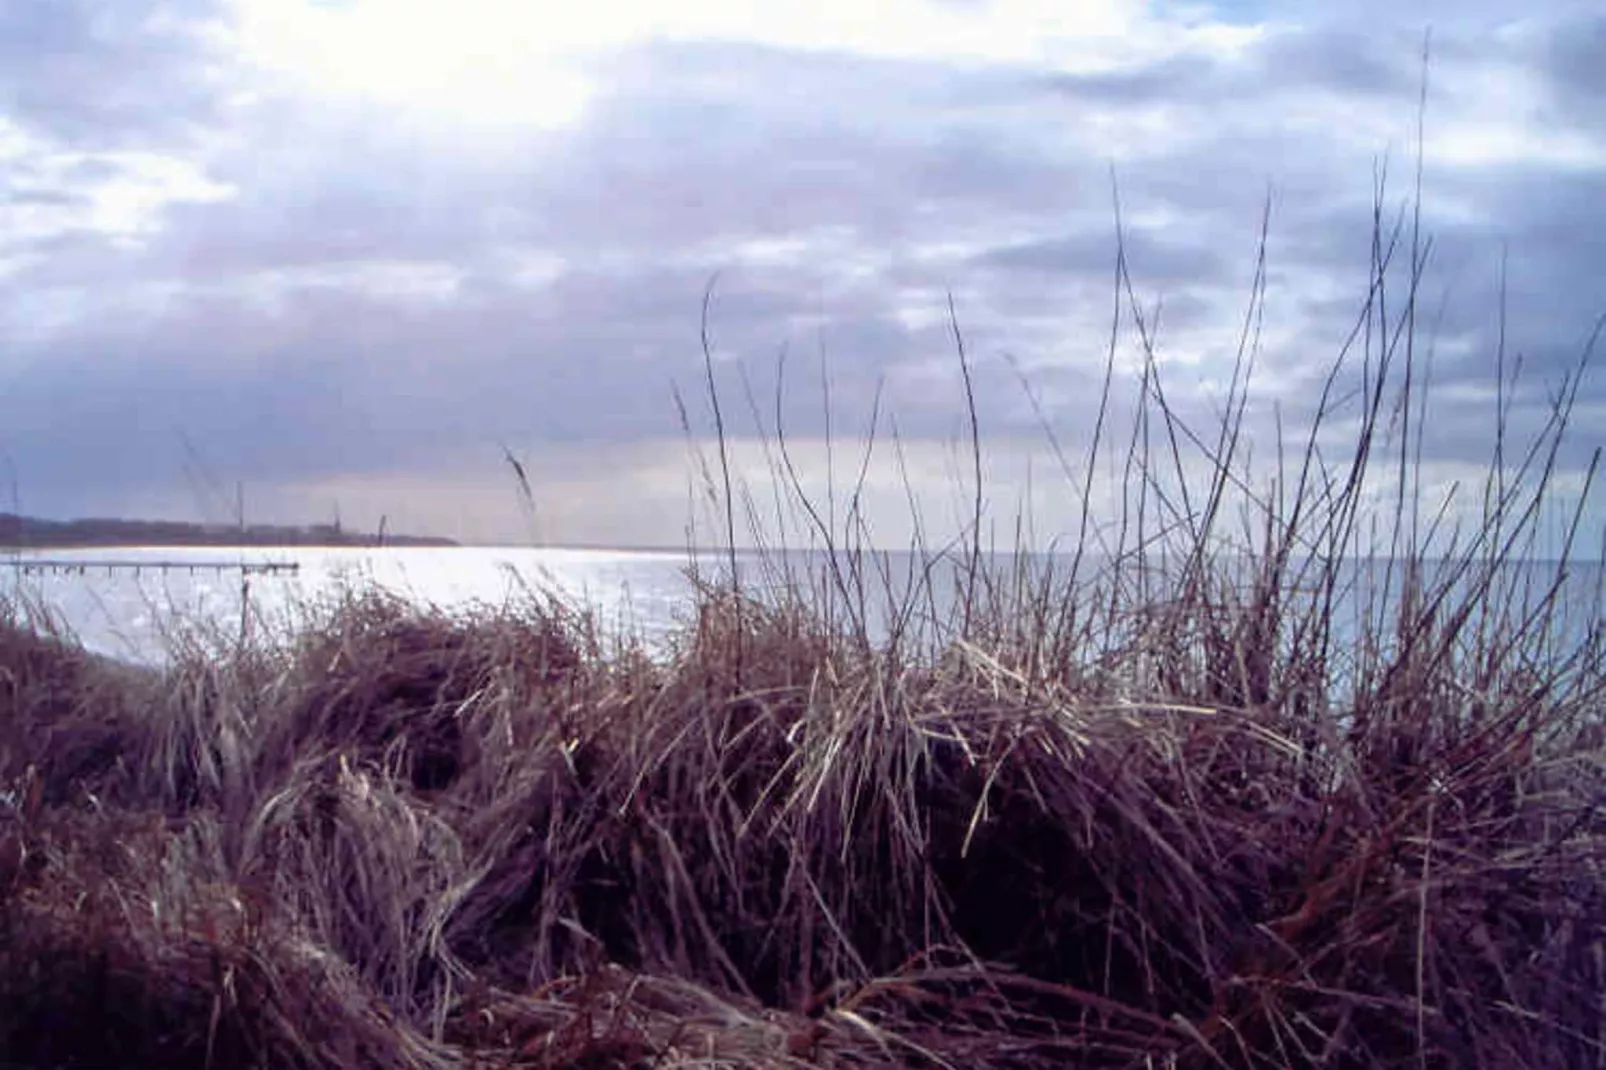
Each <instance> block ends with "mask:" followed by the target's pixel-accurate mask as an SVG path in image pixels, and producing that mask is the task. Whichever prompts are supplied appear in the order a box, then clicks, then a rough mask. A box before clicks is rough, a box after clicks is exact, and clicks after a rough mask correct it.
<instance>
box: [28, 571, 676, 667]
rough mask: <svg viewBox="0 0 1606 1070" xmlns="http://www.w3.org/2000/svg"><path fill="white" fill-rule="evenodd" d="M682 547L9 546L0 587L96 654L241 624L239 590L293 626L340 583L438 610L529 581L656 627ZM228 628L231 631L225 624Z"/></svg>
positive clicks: (661, 630) (644, 628) (641, 627)
mask: <svg viewBox="0 0 1606 1070" xmlns="http://www.w3.org/2000/svg"><path fill="white" fill-rule="evenodd" d="M41 558H43V559H48V560H50V561H77V562H85V563H86V564H85V567H84V569H83V571H82V572H81V573H80V572H76V571H71V570H68V571H60V570H39V569H30V568H27V567H18V566H19V565H21V566H26V565H27V563H28V562H29V561H30V560H37V559H41ZM107 560H117V561H122V562H140V561H147V562H157V561H166V562H174V561H176V562H184V563H193V564H194V565H196V566H198V567H197V568H196V569H195V571H194V572H190V571H188V570H185V569H172V570H158V569H154V568H152V569H143V570H138V571H136V570H133V569H124V568H120V569H116V570H114V571H108V570H106V569H104V568H101V569H97V568H94V567H93V565H92V564H88V563H90V562H94V561H107ZM240 562H247V563H253V564H255V563H264V562H295V563H296V564H297V565H298V566H299V568H298V570H297V571H296V572H294V573H287V572H286V573H272V574H266V573H253V574H251V575H250V577H249V583H248V586H245V587H244V588H243V589H242V583H241V573H240V571H239V570H238V569H224V570H222V571H217V570H215V569H213V568H208V567H206V566H211V565H217V564H225V565H227V564H238V563H240ZM688 563H689V558H688V556H687V555H686V554H685V553H674V552H663V553H652V552H634V551H612V550H568V549H554V550H537V549H526V548H484V547H444V548H433V547H431V548H411V547H409V548H386V549H382V550H375V549H361V548H349V549H348V548H340V549H325V548H306V547H293V548H290V547H287V548H282V549H281V548H251V549H247V550H243V551H242V550H239V549H234V548H213V547H206V548H193V549H192V548H183V549H174V548H171V547H153V548H118V549H115V550H108V549H95V550H82V551H50V552H48V553H40V554H28V553H23V554H11V555H8V556H7V558H6V563H5V565H4V566H3V567H0V595H8V596H11V597H12V598H13V599H16V600H19V601H22V602H25V603H27V604H32V605H36V606H44V607H46V608H47V609H48V610H49V611H50V612H51V613H52V614H54V615H55V617H56V619H57V620H58V621H59V622H60V623H61V624H63V625H65V626H66V627H67V628H68V629H69V630H71V631H72V632H73V633H74V634H76V635H77V636H78V638H79V639H80V640H81V641H82V642H83V644H84V645H85V646H86V647H87V648H89V649H90V650H93V651H95V652H96V653H101V654H107V655H110V656H112V657H116V658H121V659H125V660H130V661H139V662H146V663H157V662H160V661H161V660H162V659H163V657H164V652H165V647H166V643H167V639H166V634H167V632H168V631H169V630H170V629H171V628H172V627H173V626H174V622H188V623H191V624H196V623H198V624H201V625H203V626H211V627H216V628H220V629H224V630H225V631H224V634H232V632H233V631H237V630H238V628H239V622H240V617H241V612H240V610H241V604H242V597H247V598H249V600H250V604H251V606H252V609H253V613H252V617H253V620H254V621H257V622H260V623H258V624H257V625H256V626H258V627H261V626H264V625H266V626H272V627H285V626H290V625H293V624H294V623H295V621H296V620H298V619H299V618H300V616H301V614H302V613H303V612H304V610H305V609H306V607H307V606H308V605H315V604H317V602H318V601H319V600H322V599H326V598H329V597H333V596H336V595H338V594H339V592H340V591H341V590H342V589H343V588H350V587H353V586H356V587H363V586H377V587H381V588H384V589H387V590H390V591H392V592H395V593H397V594H399V595H402V596H404V597H406V598H408V599H410V600H412V601H415V602H419V603H424V604H429V605H435V606H439V607H442V608H445V609H448V610H453V609H467V608H469V607H472V606H476V605H492V606H495V605H502V604H506V603H508V602H509V601H516V600H517V599H519V598H520V597H522V596H523V595H524V593H525V592H526V591H528V590H529V589H531V588H534V589H537V590H552V591H557V592H559V593H562V594H567V595H570V596H572V597H574V598H577V599H583V600H584V601H585V602H586V603H587V604H589V605H591V606H594V607H595V608H596V609H597V611H598V613H599V617H600V621H601V623H602V624H603V625H604V626H605V627H607V628H622V629H627V630H630V631H632V632H639V633H641V634H643V635H645V636H648V637H652V636H661V635H663V634H666V633H667V631H668V630H669V629H670V628H672V627H673V626H674V624H675V622H676V619H677V615H678V614H680V613H681V612H683V611H684V609H685V607H686V606H687V604H688V603H687V599H688V596H689V594H690V592H691V584H690V581H689V579H688V578H687V566H688ZM231 630H232V631H231Z"/></svg>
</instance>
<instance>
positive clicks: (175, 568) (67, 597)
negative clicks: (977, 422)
mask: <svg viewBox="0 0 1606 1070" xmlns="http://www.w3.org/2000/svg"><path fill="white" fill-rule="evenodd" d="M1058 556H1060V557H1062V558H1063V557H1064V555H1058ZM878 559H879V567H880V568H881V569H884V570H885V571H884V574H879V575H876V576H874V577H873V578H872V579H871V582H870V585H871V586H872V587H874V586H880V587H882V588H883V589H885V587H886V586H887V585H888V584H889V583H890V585H891V586H892V587H894V588H903V589H907V588H908V586H910V585H911V584H913V583H914V582H915V578H916V577H917V576H919V575H920V573H921V567H922V564H921V562H919V561H917V560H915V559H914V558H913V557H912V556H911V555H909V554H907V553H904V554H897V553H894V554H887V555H878ZM770 563H772V564H773V557H772V558H771V559H770ZM824 563H825V559H824V558H823V557H822V556H820V555H805V556H803V557H801V558H799V559H798V560H797V561H794V562H793V564H794V565H800V567H799V568H798V570H797V571H798V573H799V574H802V575H812V576H816V577H817V576H819V575H820V574H821V571H820V570H821V568H822V565H823V564H824ZM1063 563H1064V562H1063V560H1061V561H1060V562H1059V564H1060V565H1061V566H1062V565H1063ZM108 564H110V565H112V567H107V566H108ZM1045 564H1053V562H1052V561H1050V560H1049V559H1048V557H1047V555H1043V559H1042V560H1040V561H1037V562H1035V566H1042V565H1045ZM736 565H737V568H738V570H739V574H740V575H741V576H743V578H744V583H746V584H747V585H748V586H749V587H750V588H751V589H756V590H761V589H762V587H763V584H764V583H765V582H771V583H773V582H775V580H774V573H773V572H772V571H767V570H766V568H765V567H764V566H765V560H764V559H763V558H761V557H759V556H757V555H754V554H751V553H744V554H740V555H738V557H737V561H736ZM242 566H245V567H244V568H242ZM262 566H280V568H279V569H278V570H274V571H268V570H264V569H263V568H262ZM286 566H294V567H293V569H292V568H289V567H286ZM1035 566H1034V567H1035ZM729 567H730V560H729V558H728V556H727V555H726V554H724V553H723V552H718V553H714V552H708V553H697V554H693V553H692V552H690V551H688V550H613V549H576V548H532V547H384V548H361V547H350V548H346V547H342V548H315V547H253V548H247V549H240V548H233V547H227V548H225V547H205V548H172V547H133V548H129V547H120V548H117V549H114V550H113V549H105V548H99V549H93V550H87V549H86V550H50V551H40V552H29V551H22V552H18V551H10V552H6V553H4V554H3V555H0V602H4V603H8V604H9V605H10V606H11V607H13V610H14V611H17V610H19V609H20V610H21V611H22V612H23V613H24V615H25V616H27V617H28V618H29V619H30V620H32V621H33V622H34V623H35V625H36V626H40V625H43V626H45V627H48V628H51V629H54V630H56V631H57V632H61V633H66V634H68V635H70V636H71V637H73V638H75V639H76V641H78V642H79V643H81V644H82V645H83V646H84V647H85V648H86V649H87V650H89V651H91V652H93V653H96V654H100V655H104V656H107V657H110V658H114V659H117V660H119V661H125V662H130V663H134V664H140V665H153V666H157V665H161V664H163V663H165V662H166V661H168V660H169V659H170V657H171V655H172V651H173V650H174V649H175V638H180V639H182V638H183V637H185V636H188V637H191V638H196V639H199V640H200V641H202V642H206V641H208V640H211V641H216V640H218V639H224V640H228V639H231V638H233V637H237V636H240V635H241V634H242V632H244V631H250V632H251V633H252V634H253V636H254V637H255V638H258V639H261V638H269V637H271V635H273V634H277V635H287V634H289V633H290V632H292V631H294V630H295V629H296V628H298V627H302V626H305V624H306V623H307V622H308V621H309V620H315V619H316V617H317V614H318V612H319V609H320V607H327V606H328V605H330V604H332V602H334V601H337V600H338V599H340V598H341V597H343V596H344V595H346V594H349V593H350V592H353V591H359V590H364V589H375V588H377V589H381V590H384V591H387V592H390V593H392V594H394V595H396V596H398V597H400V598H402V599H405V600H407V601H409V602H411V603H414V604H417V605H420V606H427V607H432V608H435V609H439V610H443V611H445V612H448V613H453V612H469V611H473V610H477V609H483V608H492V609H495V608H498V607H504V606H510V605H512V606H517V605H518V604H519V603H520V602H522V601H525V600H527V599H528V598H529V597H530V595H531V594H532V593H537V594H551V595H556V596H558V597H559V598H561V599H564V600H566V601H568V602H569V603H570V604H572V605H576V606H584V607H587V608H588V609H589V610H590V611H591V612H592V614H593V619H594V621H595V623H596V625H597V627H598V630H599V632H600V633H601V634H602V636H603V637H604V638H607V637H610V636H625V637H632V638H634V639H638V640H640V641H642V642H644V643H645V644H646V646H647V647H648V648H649V649H661V648H662V647H663V645H664V644H665V643H666V642H668V641H669V640H670V639H671V638H672V637H673V636H674V635H675V634H676V633H677V632H678V631H679V630H680V629H681V628H682V627H683V626H684V625H685V624H687V623H688V621H689V620H690V618H691V616H692V614H693V613H694V612H695V607H694V603H693V595H694V593H695V590H696V587H695V581H694V576H696V577H702V578H703V579H705V580H706V579H719V578H723V577H726V576H728V575H729ZM945 567H948V568H949V569H950V570H951V571H950V572H949V574H948V575H947V576H946V577H939V578H938V579H936V580H935V581H934V582H933V583H932V584H931V589H932V590H933V591H934V592H935V599H934V600H932V601H930V602H928V603H927V605H926V607H925V608H926V609H927V611H928V613H929V615H930V616H932V617H933V618H940V617H942V616H944V615H952V613H953V612H954V610H955V606H954V605H953V603H952V602H951V601H948V599H947V598H946V597H945V592H951V591H953V590H954V589H955V584H954V579H955V578H956V577H957V572H955V571H952V570H956V569H958V568H959V567H961V566H960V565H959V564H958V563H956V562H954V561H948V562H945ZM992 567H994V568H995V569H996V570H997V571H998V572H999V573H1000V574H1008V573H1010V572H1012V571H1014V570H1015V567H1016V562H1015V560H1014V558H1013V556H1012V555H999V557H998V558H995V559H993V565H992ZM1058 570H1059V571H1060V572H1061V574H1063V572H1064V569H1063V567H1059V569H1058ZM1089 571H1090V572H1095V573H1096V572H1097V566H1096V565H1094V566H1093V567H1092V568H1090V570H1089ZM1554 574H1555V567H1554V565H1552V564H1549V563H1545V562H1534V563H1530V564H1523V565H1517V566H1513V567H1512V571H1511V572H1510V573H1509V574H1508V575H1506V576H1505V577H1503V580H1502V583H1503V585H1504V586H1503V589H1504V591H1505V592H1506V594H1507V595H1508V596H1509V595H1510V592H1513V591H1515V592H1516V593H1517V597H1518V598H1519V600H1530V601H1531V600H1535V599H1537V598H1539V597H1542V596H1543V593H1544V592H1545V591H1546V590H1548V584H1549V582H1550V579H1551V578H1552V577H1553V576H1554ZM1387 575H1388V570H1387V568H1386V563H1380V562H1376V561H1374V562H1372V563H1371V564H1369V565H1367V566H1364V567H1358V568H1357V576H1358V578H1359V582H1357V583H1355V584H1354V585H1352V586H1350V587H1349V588H1347V589H1346V592H1345V594H1344V596H1343V601H1342V604H1340V605H1336V606H1334V607H1333V611H1334V615H1335V616H1337V617H1342V618H1343V619H1342V620H1340V621H1339V622H1338V625H1339V629H1340V631H1341V632H1347V631H1351V630H1354V631H1356V632H1359V631H1360V630H1362V629H1363V628H1364V623H1363V620H1362V616H1363V615H1364V614H1370V613H1375V612H1376V608H1377V602H1376V599H1375V598H1374V597H1373V594H1375V592H1377V591H1378V590H1383V591H1385V592H1387V591H1390V590H1394V589H1395V588H1392V587H1390V586H1388V583H1387V582H1386V577H1387ZM766 577H768V579H766ZM1603 590H1606V583H1603V574H1602V567H1601V565H1600V563H1599V562H1580V563H1577V564H1574V565H1570V566H1569V569H1568V575H1567V580H1566V583H1565V586H1564V588H1563V589H1562V590H1561V591H1560V592H1559V597H1558V600H1559V603H1560V605H1559V612H1558V617H1559V623H1560V633H1559V634H1558V635H1557V636H1555V637H1554V638H1555V639H1556V640H1557V641H1558V649H1559V648H1566V647H1568V646H1571V645H1574V644H1576V643H1579V642H1583V641H1589V640H1590V637H1591V636H1593V641H1594V642H1597V643H1598V642H1601V635H1602V620H1603V608H1606V607H1603V595H1602V592H1603ZM1384 597H1389V595H1388V594H1387V593H1385V595H1384ZM886 604H888V603H887V599H885V598H879V599H878V598H877V597H876V595H875V594H874V592H872V594H871V597H870V599H869V612H868V613H867V616H869V617H873V618H875V619H871V620H869V621H868V623H869V626H870V630H872V631H874V630H876V629H877V628H878V627H879V626H880V625H881V624H882V623H883V622H884V620H885V617H884V616H881V615H878V614H877V613H876V609H877V608H878V605H879V606H885V605H886Z"/></svg>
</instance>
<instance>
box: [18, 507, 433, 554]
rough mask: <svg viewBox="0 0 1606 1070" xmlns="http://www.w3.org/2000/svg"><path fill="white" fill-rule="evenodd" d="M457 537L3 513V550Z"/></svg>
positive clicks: (345, 543)
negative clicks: (53, 517) (44, 518)
mask: <svg viewBox="0 0 1606 1070" xmlns="http://www.w3.org/2000/svg"><path fill="white" fill-rule="evenodd" d="M458 545H459V543H457V542H455V541H454V540H452V539H446V538H441V537H438V536H428V535H397V534H391V533H388V532H387V533H385V534H382V535H379V534H369V533H367V532H354V531H347V530H345V529H343V528H341V527H340V526H339V525H337V524H313V525H307V526H296V525H290V524H248V525H245V526H243V527H241V526H238V525H230V524H193V523H189V522H186V521H178V520H126V519H119V518H103V517H90V518H85V519H79V520H42V519H40V518H38V517H29V516H19V515H17V514H15V513H0V550H4V551H6V552H16V551H19V550H96V549H113V548H127V547H136V546H150V547H193V548H223V549H242V548H249V547H280V546H306V547H382V546H432V547H453V546H458Z"/></svg>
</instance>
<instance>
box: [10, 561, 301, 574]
mask: <svg viewBox="0 0 1606 1070" xmlns="http://www.w3.org/2000/svg"><path fill="white" fill-rule="evenodd" d="M0 564H5V565H9V566H11V567H12V568H14V569H16V570H18V571H19V572H21V573H22V574H23V575H25V576H28V575H41V576H47V575H48V576H56V575H65V576H84V575H88V574H89V573H92V572H102V571H104V572H105V573H106V575H108V576H110V575H112V574H114V573H117V572H132V573H133V574H134V575H135V576H138V575H139V574H140V573H142V572H158V573H169V572H187V573H189V574H190V575H192V576H193V575H195V574H196V573H197V572H202V573H205V572H210V573H213V574H221V573H224V572H238V573H240V574H241V575H242V576H252V575H269V576H272V575H281V574H285V573H289V574H294V573H297V572H300V571H301V563H300V562H299V561H156V560H151V561H141V560H138V559H135V558H127V559H121V560H119V559H116V558H83V559H81V560H80V559H75V558H65V557H60V558H58V557H6V558H0Z"/></svg>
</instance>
